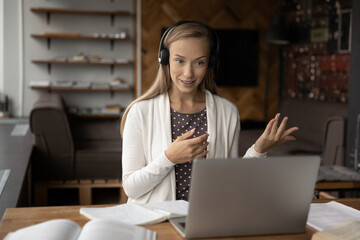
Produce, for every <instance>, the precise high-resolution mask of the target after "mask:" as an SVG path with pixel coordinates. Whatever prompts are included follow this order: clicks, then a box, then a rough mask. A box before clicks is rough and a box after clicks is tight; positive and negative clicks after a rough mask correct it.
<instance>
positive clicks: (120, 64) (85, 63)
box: [31, 60, 132, 66]
mask: <svg viewBox="0 0 360 240" xmlns="http://www.w3.org/2000/svg"><path fill="white" fill-rule="evenodd" d="M31 62H32V63H39V64H62V65H105V66H123V65H124V66H125V65H131V64H132V62H131V61H130V62H128V63H116V62H114V63H106V62H69V61H57V60H32V61H31Z"/></svg>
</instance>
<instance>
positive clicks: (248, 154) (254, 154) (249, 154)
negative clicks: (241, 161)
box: [243, 144, 267, 158]
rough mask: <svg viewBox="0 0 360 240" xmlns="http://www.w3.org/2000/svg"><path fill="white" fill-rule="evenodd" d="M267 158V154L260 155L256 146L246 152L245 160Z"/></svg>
mask: <svg viewBox="0 0 360 240" xmlns="http://www.w3.org/2000/svg"><path fill="white" fill-rule="evenodd" d="M266 156H267V152H265V153H258V152H257V151H256V150H255V148H254V144H253V145H252V146H251V147H250V148H249V149H248V150H247V151H246V153H245V155H244V157H243V158H264V157H266Z"/></svg>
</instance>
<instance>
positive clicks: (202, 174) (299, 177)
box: [170, 156, 320, 238]
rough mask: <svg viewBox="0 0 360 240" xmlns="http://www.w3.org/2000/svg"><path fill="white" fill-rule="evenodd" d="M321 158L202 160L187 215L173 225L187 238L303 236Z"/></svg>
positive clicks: (196, 168) (195, 165) (194, 175)
mask: <svg viewBox="0 0 360 240" xmlns="http://www.w3.org/2000/svg"><path fill="white" fill-rule="evenodd" d="M319 165H320V158H319V157H318V156H301V157H294V156H289V157H268V158H263V159H258V158H252V159H245V158H243V159H241V158H240V159H202V160H195V161H194V163H193V170H192V177H191V187H190V198H189V212H188V216H187V217H186V218H174V219H171V220H170V222H171V224H172V225H173V226H174V227H175V228H176V229H177V230H178V231H179V232H180V234H181V235H182V236H183V237H186V238H208V237H230V236H248V235H269V234H286V233H301V232H305V228H306V221H307V217H308V212H309V207H310V203H311V200H312V198H313V196H314V188H315V183H316V177H317V174H318V168H319Z"/></svg>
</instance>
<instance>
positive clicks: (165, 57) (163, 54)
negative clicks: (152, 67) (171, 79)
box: [158, 21, 219, 68]
mask: <svg viewBox="0 0 360 240" xmlns="http://www.w3.org/2000/svg"><path fill="white" fill-rule="evenodd" d="M186 23H197V24H199V25H201V26H204V27H205V28H206V29H207V30H208V31H209V32H210V33H211V34H212V37H213V41H214V43H213V44H214V46H213V47H212V49H211V51H210V58H209V64H208V66H209V67H211V68H214V67H215V66H216V63H217V58H218V54H219V37H218V35H217V33H216V31H215V30H214V29H213V28H212V27H210V26H208V25H206V24H204V23H202V22H198V21H180V22H177V23H175V24H174V25H172V26H171V27H169V28H168V29H166V31H165V32H164V34H163V35H162V37H161V40H160V46H159V53H158V60H159V63H160V64H162V65H168V64H169V56H170V53H169V49H167V48H166V47H165V46H164V40H165V37H166V36H167V34H168V33H169V32H170V30H171V29H173V28H175V27H177V26H179V25H182V24H186Z"/></svg>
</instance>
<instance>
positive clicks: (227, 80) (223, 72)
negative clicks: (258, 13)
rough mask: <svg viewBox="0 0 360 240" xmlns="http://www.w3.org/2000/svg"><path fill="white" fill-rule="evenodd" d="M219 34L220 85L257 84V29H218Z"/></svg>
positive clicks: (218, 82)
mask: <svg viewBox="0 0 360 240" xmlns="http://www.w3.org/2000/svg"><path fill="white" fill-rule="evenodd" d="M216 32H217V33H218V36H219V43H220V53H219V55H220V56H219V72H218V75H217V77H216V84H217V85H218V86H257V84H258V58H259V33H258V31H257V30H244V29H216Z"/></svg>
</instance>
